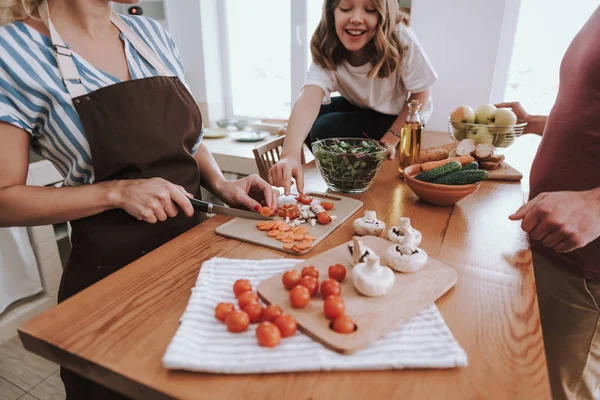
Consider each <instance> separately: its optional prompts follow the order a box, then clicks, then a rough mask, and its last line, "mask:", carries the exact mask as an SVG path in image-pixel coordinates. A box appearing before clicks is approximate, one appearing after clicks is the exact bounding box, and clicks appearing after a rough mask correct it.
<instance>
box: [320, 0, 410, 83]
mask: <svg viewBox="0 0 600 400" xmlns="http://www.w3.org/2000/svg"><path fill="white" fill-rule="evenodd" d="M340 1H341V0H325V1H324V2H323V13H322V15H321V21H320V22H319V25H318V26H317V29H315V33H314V34H313V36H312V39H311V41H310V52H311V54H312V58H313V61H314V62H315V64H317V65H319V66H321V67H322V68H325V69H329V70H333V71H335V70H336V69H337V65H338V64H339V63H341V62H342V61H344V60H345V59H346V58H347V51H346V49H345V47H344V46H343V44H342V43H341V42H340V39H339V38H338V36H337V33H336V31H335V19H334V14H333V12H334V10H335V8H336V7H337V6H338V5H339V3H340ZM373 6H374V8H375V10H376V11H377V13H378V14H379V20H378V22H377V27H376V28H375V36H374V37H373V39H372V40H371V41H370V42H369V43H368V44H367V52H368V55H369V59H370V61H371V64H372V65H373V68H371V70H370V71H369V73H368V74H367V76H368V77H369V78H373V77H375V76H377V77H378V78H387V77H388V76H390V75H391V74H393V73H394V72H395V71H396V70H397V69H398V68H400V64H401V62H402V57H403V56H404V50H405V49H406V48H405V46H403V45H402V43H401V42H400V38H399V37H398V35H397V34H396V25H397V24H398V23H400V22H402V23H405V24H406V23H407V15H406V14H404V13H403V12H401V11H400V9H399V8H398V2H397V0H373Z"/></svg>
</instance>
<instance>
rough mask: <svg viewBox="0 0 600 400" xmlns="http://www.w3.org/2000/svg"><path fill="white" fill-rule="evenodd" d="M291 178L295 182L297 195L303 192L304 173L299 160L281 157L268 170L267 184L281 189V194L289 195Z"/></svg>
mask: <svg viewBox="0 0 600 400" xmlns="http://www.w3.org/2000/svg"><path fill="white" fill-rule="evenodd" d="M292 177H293V178H294V180H295V181H296V189H298V192H299V193H302V192H303V191H304V171H303V170H302V163H301V162H300V159H298V158H294V157H283V158H282V159H281V160H279V161H278V162H277V164H275V165H273V167H272V168H271V169H270V170H269V183H270V184H271V185H273V186H277V187H283V193H284V194H285V195H286V196H287V195H289V194H290V187H291V186H292Z"/></svg>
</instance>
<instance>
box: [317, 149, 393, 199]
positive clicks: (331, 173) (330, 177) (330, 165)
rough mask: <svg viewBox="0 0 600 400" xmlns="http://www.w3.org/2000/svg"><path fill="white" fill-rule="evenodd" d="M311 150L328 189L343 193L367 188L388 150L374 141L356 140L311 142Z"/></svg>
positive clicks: (357, 191)
mask: <svg viewBox="0 0 600 400" xmlns="http://www.w3.org/2000/svg"><path fill="white" fill-rule="evenodd" d="M312 150H313V154H314V156H315V161H316V163H317V169H318V170H319V172H320V173H321V176H322V177H323V179H324V180H325V183H327V186H328V187H329V189H331V190H333V191H335V192H343V193H363V192H365V191H366V190H367V189H369V187H370V186H371V185H372V184H373V181H374V180H375V177H376V176H377V174H378V173H379V171H380V170H381V166H382V165H383V163H384V161H385V156H386V154H387V151H388V150H387V148H386V147H385V146H384V145H383V144H382V143H381V142H379V141H377V140H370V139H357V138H337V139H323V140H317V141H315V142H313V143H312Z"/></svg>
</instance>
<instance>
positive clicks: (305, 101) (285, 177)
mask: <svg viewBox="0 0 600 400" xmlns="http://www.w3.org/2000/svg"><path fill="white" fill-rule="evenodd" d="M323 96H325V92H324V91H323V89H321V88H320V87H318V86H316V85H308V86H305V87H304V88H303V89H302V91H301V92H300V96H298V100H296V103H295V104H294V108H292V114H291V115H290V122H289V123H288V128H287V134H286V135H285V141H284V144H283V150H282V152H281V160H280V161H279V162H278V163H277V164H275V165H274V166H273V167H272V168H271V169H270V170H269V183H271V184H272V185H273V186H277V187H283V189H284V193H285V195H286V196H287V195H288V194H290V187H291V184H292V177H293V178H294V180H295V181H296V187H297V189H298V191H299V192H300V193H302V191H303V190H304V175H303V172H302V165H301V163H300V154H301V153H300V152H301V151H302V144H303V143H304V139H305V138H306V135H308V132H310V128H311V127H312V126H313V124H314V123H315V120H316V119H317V116H318V115H319V109H320V107H321V100H322V99H323Z"/></svg>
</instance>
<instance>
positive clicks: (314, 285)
mask: <svg viewBox="0 0 600 400" xmlns="http://www.w3.org/2000/svg"><path fill="white" fill-rule="evenodd" d="M300 285H302V286H304V287H305V288H307V289H308V291H309V292H310V295H311V296H314V295H316V294H317V292H318V291H319V281H318V280H317V278H315V277H314V276H305V277H304V278H302V279H300Z"/></svg>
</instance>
